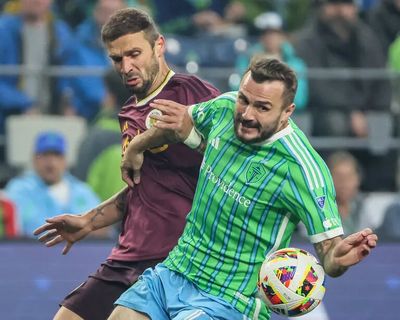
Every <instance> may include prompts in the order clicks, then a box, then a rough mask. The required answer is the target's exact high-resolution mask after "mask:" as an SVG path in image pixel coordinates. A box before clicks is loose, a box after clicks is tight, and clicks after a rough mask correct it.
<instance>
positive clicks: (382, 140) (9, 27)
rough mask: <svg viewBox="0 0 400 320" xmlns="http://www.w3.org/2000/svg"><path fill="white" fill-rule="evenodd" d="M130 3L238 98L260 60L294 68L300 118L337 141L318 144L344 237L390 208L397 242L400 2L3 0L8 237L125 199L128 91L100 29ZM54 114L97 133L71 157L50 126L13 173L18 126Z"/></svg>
mask: <svg viewBox="0 0 400 320" xmlns="http://www.w3.org/2000/svg"><path fill="white" fill-rule="evenodd" d="M126 6H135V7H140V8H142V9H143V10H146V11H148V12H150V13H151V15H152V16H153V17H154V20H155V21H156V22H157V23H158V25H159V27H160V31H161V32H162V34H164V35H165V36H166V39H167V50H168V51H167V54H166V57H167V61H168V62H169V63H170V66H171V67H172V68H173V69H176V70H178V71H185V72H188V73H197V74H199V75H200V76H201V77H202V78H205V79H206V80H209V81H210V82H212V83H213V84H215V85H216V86H217V87H218V88H219V89H220V90H221V91H229V90H236V89H237V88H238V86H239V82H238V81H239V79H240V77H241V75H242V73H243V72H244V71H245V70H246V67H247V64H248V62H249V60H250V59H251V57H253V56H254V55H258V54H266V55H270V56H271V57H276V58H278V59H281V60H282V61H285V62H286V63H287V64H288V65H289V66H291V67H292V68H293V69H294V70H295V71H296V73H297V75H298V78H299V87H298V92H297V95H296V98H295V103H296V116H295V118H296V119H295V120H296V121H298V123H299V125H300V127H302V128H303V130H304V131H305V132H306V133H307V134H308V135H310V136H312V137H317V138H318V137H330V138H333V140H329V141H331V142H332V143H331V144H329V143H327V144H322V145H321V144H320V145H316V146H317V148H318V147H319V148H320V150H319V151H320V152H321V154H322V156H323V157H324V158H325V159H326V160H327V163H328V165H329V167H330V168H331V171H332V175H333V178H334V182H335V185H336V184H337V186H336V187H337V201H338V205H339V208H340V212H341V214H342V215H343V220H344V225H345V229H346V230H348V231H349V232H352V230H357V229H359V228H360V227H363V224H368V222H369V221H368V220H367V221H365V219H364V218H363V217H362V212H366V211H368V210H369V211H374V210H376V211H379V210H380V211H382V212H381V217H382V218H381V219H380V220H379V222H378V223H376V225H375V227H376V228H378V227H379V228H381V230H386V229H384V228H385V221H389V222H386V225H387V226H391V227H392V229H393V230H394V231H393V232H389V231H387V230H386V234H387V235H388V237H389V238H396V237H397V238H400V235H399V232H397V234H396V230H400V228H398V229H396V228H393V225H396V221H397V223H399V221H400V209H399V207H400V205H399V204H397V203H398V202H399V201H400V200H398V199H397V196H396V192H397V190H398V189H399V183H398V179H397V176H398V172H399V168H398V163H399V147H398V146H397V147H396V146H395V147H394V148H393V147H392V144H391V143H390V141H391V140H390V139H394V140H393V141H397V140H396V138H398V137H399V132H400V130H399V129H400V121H399V119H400V116H399V115H400V94H399V92H400V90H399V89H400V0H269V1H266V0H254V1H246V0H214V1H211V0H87V1H84V2H83V1H79V0H8V1H6V0H0V10H1V15H0V39H1V40H2V41H0V97H1V99H0V137H1V139H0V170H1V173H0V189H2V190H3V191H2V193H1V195H0V237H2V236H4V237H13V236H26V237H30V236H31V233H32V230H33V229H34V227H35V226H38V225H40V224H41V223H42V222H43V220H44V219H45V218H46V217H48V216H52V215H55V214H58V213H62V212H69V213H79V212H82V211H84V210H87V208H90V207H92V206H94V205H95V204H96V203H99V201H102V200H104V199H107V198H108V197H109V196H110V195H112V194H114V193H115V192H116V191H117V190H119V189H120V188H122V186H123V183H122V181H121V180H120V174H119V162H120V156H121V151H120V133H119V132H120V128H119V124H118V121H117V115H118V112H119V110H120V108H121V106H122V105H123V103H124V101H125V100H126V99H127V98H128V97H129V92H127V91H126V89H125V88H124V87H123V86H122V85H121V83H120V81H119V78H118V75H117V74H116V73H114V71H113V70H111V62H110V60H109V58H108V56H107V54H106V52H105V50H104V48H103V47H102V44H101V39H100V31H101V27H102V25H103V24H104V23H105V21H107V19H108V18H109V17H110V15H111V14H112V13H114V12H115V11H116V10H118V9H121V8H123V7H126ZM43 115H53V116H57V117H70V118H71V117H72V118H79V119H81V120H82V119H83V121H84V122H85V125H86V126H87V132H86V135H85V136H83V137H82V139H81V141H80V143H79V145H78V146H77V148H76V150H75V151H74V150H72V151H71V150H69V149H68V147H67V146H68V141H67V140H68V137H65V136H64V135H62V134H60V133H59V132H54V131H49V130H48V128H46V127H44V128H43V132H40V133H38V132H36V133H37V135H35V137H32V152H31V158H30V163H29V164H28V165H27V166H24V167H22V166H16V165H14V164H13V163H10V161H9V159H10V158H9V157H8V156H7V155H8V152H9V148H10V146H9V145H8V144H9V143H10V141H12V137H10V136H9V134H10V133H9V132H10V127H11V124H9V123H11V121H9V120H10V119H11V118H13V117H15V116H25V117H26V116H30V117H41V116H43ZM20 132H21V134H26V135H29V134H32V133H29V132H26V133H24V131H23V128H21V129H20ZM334 138H336V139H334ZM355 139H356V140H355ZM55 141H58V144H59V145H60V146H62V148H61V147H59V148H58V149H57V148H55V147H54V144H52V143H54V142H55ZM326 141H328V140H326ZM338 141H339V143H338ZM346 141H347V142H348V145H346ZM360 141H361V142H364V144H362V145H361V147H357V146H358V145H359V144H358V142H360ZM11 143H12V142H11ZM52 146H53V147H52ZM346 147H348V148H346ZM339 149H340V150H339ZM68 152H75V153H76V158H77V159H78V160H77V161H76V163H75V164H74V165H73V166H69V165H68V162H67V161H66V158H65V156H66V154H67V153H68ZM49 176H50V177H51V178H49ZM49 179H50V180H49ZM79 188H83V189H82V190H85V191H79V190H81V189H79ZM77 190H78V191H77ZM376 192H385V193H388V192H390V193H391V196H392V197H389V198H387V201H386V202H385V201H384V203H385V205H386V206H388V207H389V205H391V206H390V208H389V209H390V210H389V209H388V212H390V215H389V214H388V215H387V216H386V215H385V210H384V208H380V209H377V208H376V206H375V207H374V206H373V204H376V203H377V202H376V201H371V200H368V201H367V198H368V195H369V194H370V193H374V194H375V193H376ZM38 195H41V196H40V197H39V196H38ZM42 195H43V198H42ZM385 199H386V198H385ZM368 203H372V205H370V208H365V206H366V205H367V204H368ZM399 203H400V202H399ZM371 208H372V209H371ZM50 211H51V212H50ZM393 212H394V213H393ZM13 213H16V214H13ZM390 219H391V220H390ZM112 235H113V232H112V230H105V231H104V232H101V233H99V234H98V236H99V237H112Z"/></svg>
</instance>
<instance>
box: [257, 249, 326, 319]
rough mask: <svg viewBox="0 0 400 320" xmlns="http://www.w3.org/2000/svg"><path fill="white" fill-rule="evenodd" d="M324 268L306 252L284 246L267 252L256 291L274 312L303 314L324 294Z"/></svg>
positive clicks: (293, 314)
mask: <svg viewBox="0 0 400 320" xmlns="http://www.w3.org/2000/svg"><path fill="white" fill-rule="evenodd" d="M324 280H325V272H324V269H323V268H322V266H321V264H320V263H319V262H318V260H317V259H316V258H315V257H314V256H313V255H312V254H311V253H309V252H307V251H305V250H303V249H298V248H284V249H280V250H278V251H275V252H273V253H272V254H270V255H268V256H267V257H266V258H265V260H264V262H263V264H262V266H261V269H260V272H259V278H258V283H257V286H258V295H259V297H260V298H261V300H262V301H263V302H264V303H265V304H266V305H267V307H268V308H269V309H270V310H272V311H273V312H275V313H277V314H280V315H284V316H287V317H297V316H301V315H303V314H306V313H308V312H310V311H311V310H313V309H314V308H315V307H317V306H318V305H319V304H320V302H321V301H322V298H323V296H324V294H325V286H324Z"/></svg>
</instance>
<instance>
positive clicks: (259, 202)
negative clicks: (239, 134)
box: [165, 92, 343, 319]
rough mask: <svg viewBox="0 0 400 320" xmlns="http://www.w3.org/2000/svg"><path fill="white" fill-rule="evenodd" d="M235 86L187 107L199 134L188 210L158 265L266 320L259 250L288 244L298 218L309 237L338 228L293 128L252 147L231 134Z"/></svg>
mask: <svg viewBox="0 0 400 320" xmlns="http://www.w3.org/2000/svg"><path fill="white" fill-rule="evenodd" d="M235 100H236V92H232V93H226V94H224V95H221V96H219V97H217V98H215V99H214V100H211V101H209V102H204V103H200V104H197V105H194V106H192V107H190V109H189V112H190V113H191V116H192V118H193V121H194V124H195V126H196V129H197V130H198V131H199V132H200V133H201V134H202V135H203V137H204V138H205V139H206V140H207V147H206V150H205V154H204V159H203V163H202V165H201V169H200V175H199V180H198V184H197V189H196V193H195V198H194V201H193V206H192V209H191V211H190V213H189V215H188V217H187V224H186V227H185V230H184V232H183V235H182V236H181V238H180V240H179V242H178V245H177V246H176V247H175V248H174V249H173V250H172V251H171V253H170V255H169V256H168V258H167V260H166V261H165V264H166V265H167V267H168V268H170V269H171V270H174V271H177V272H180V273H182V274H183V275H184V276H186V277H187V278H188V279H190V280H191V281H193V282H194V283H195V284H196V285H197V286H198V287H199V288H201V289H202V290H204V291H206V292H208V293H211V294H213V295H216V296H219V297H221V298H223V299H225V300H227V301H228V302H230V303H231V304H232V305H233V306H234V307H235V308H237V309H238V310H239V311H240V312H242V313H244V314H245V315H246V316H247V317H248V318H253V319H257V318H261V319H268V318H269V315H268V311H267V310H266V308H265V307H264V306H263V305H262V304H261V302H260V300H259V299H256V298H255V296H256V292H257V287H256V284H257V276H258V271H259V269H260V267H261V264H262V262H263V261H264V258H265V256H266V255H267V254H268V253H270V252H273V251H275V250H277V249H279V248H283V247H287V246H288V245H289V242H290V239H291V235H292V233H293V231H294V230H295V228H296V225H297V224H298V223H299V222H300V221H302V222H303V223H304V224H305V226H306V228H307V231H308V235H309V237H310V239H311V241H312V242H313V243H316V242H320V241H322V240H325V239H329V238H333V237H336V236H339V235H341V234H342V233H343V231H342V226H341V221H340V217H339V214H338V210H337V206H336V203H335V192H334V187H333V182H332V178H331V176H330V173H329V171H328V168H327V166H326V164H325V163H324V161H323V160H322V159H321V158H320V156H319V155H318V154H317V152H316V151H315V150H314V149H313V148H312V146H311V145H310V143H309V141H308V140H307V138H306V137H305V135H304V134H303V133H302V132H301V130H300V129H299V128H298V127H297V126H296V125H295V124H294V123H293V121H291V120H290V122H289V126H288V127H286V128H285V129H283V130H282V131H280V132H278V133H276V134H275V135H273V136H272V137H271V138H269V139H268V140H267V141H265V142H264V143H262V144H258V145H254V144H253V145H250V144H245V143H242V142H241V141H239V140H238V139H237V138H236V136H235V133H234V121H233V119H234V110H235Z"/></svg>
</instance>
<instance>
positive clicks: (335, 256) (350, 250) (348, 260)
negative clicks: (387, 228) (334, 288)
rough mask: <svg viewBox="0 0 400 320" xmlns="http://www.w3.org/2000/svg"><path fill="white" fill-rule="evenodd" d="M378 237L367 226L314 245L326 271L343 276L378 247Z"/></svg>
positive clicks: (333, 275) (331, 274)
mask: <svg viewBox="0 0 400 320" xmlns="http://www.w3.org/2000/svg"><path fill="white" fill-rule="evenodd" d="M377 241H378V237H377V235H376V234H374V233H373V232H372V230H371V229H369V228H366V229H364V230H361V231H359V232H356V233H353V234H351V235H349V236H348V237H346V238H344V239H342V238H341V237H336V238H332V239H328V240H325V241H322V242H319V243H316V244H315V245H314V247H315V251H316V252H317V255H318V257H319V259H320V260H321V262H322V266H323V267H324V270H325V272H326V273H327V274H328V275H330V276H331V277H338V276H341V275H342V274H343V273H345V272H346V270H347V269H348V268H349V267H350V266H352V265H355V264H357V263H359V262H360V261H361V260H363V259H364V258H365V257H366V256H367V255H368V254H369V253H370V252H371V250H372V249H374V248H375V247H376V244H377Z"/></svg>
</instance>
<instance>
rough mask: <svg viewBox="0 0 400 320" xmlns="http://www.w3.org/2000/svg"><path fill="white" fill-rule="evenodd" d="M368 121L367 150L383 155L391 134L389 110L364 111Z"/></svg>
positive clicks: (387, 147) (391, 122) (388, 145)
mask: <svg viewBox="0 0 400 320" xmlns="http://www.w3.org/2000/svg"><path fill="white" fill-rule="evenodd" d="M366 115H367V123H368V144H369V150H371V152H372V153H374V154H376V155H383V154H385V153H387V152H388V150H389V148H390V138H391V137H392V135H393V121H392V118H393V116H392V115H391V114H390V113H389V112H376V111H370V112H367V113H366Z"/></svg>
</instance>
